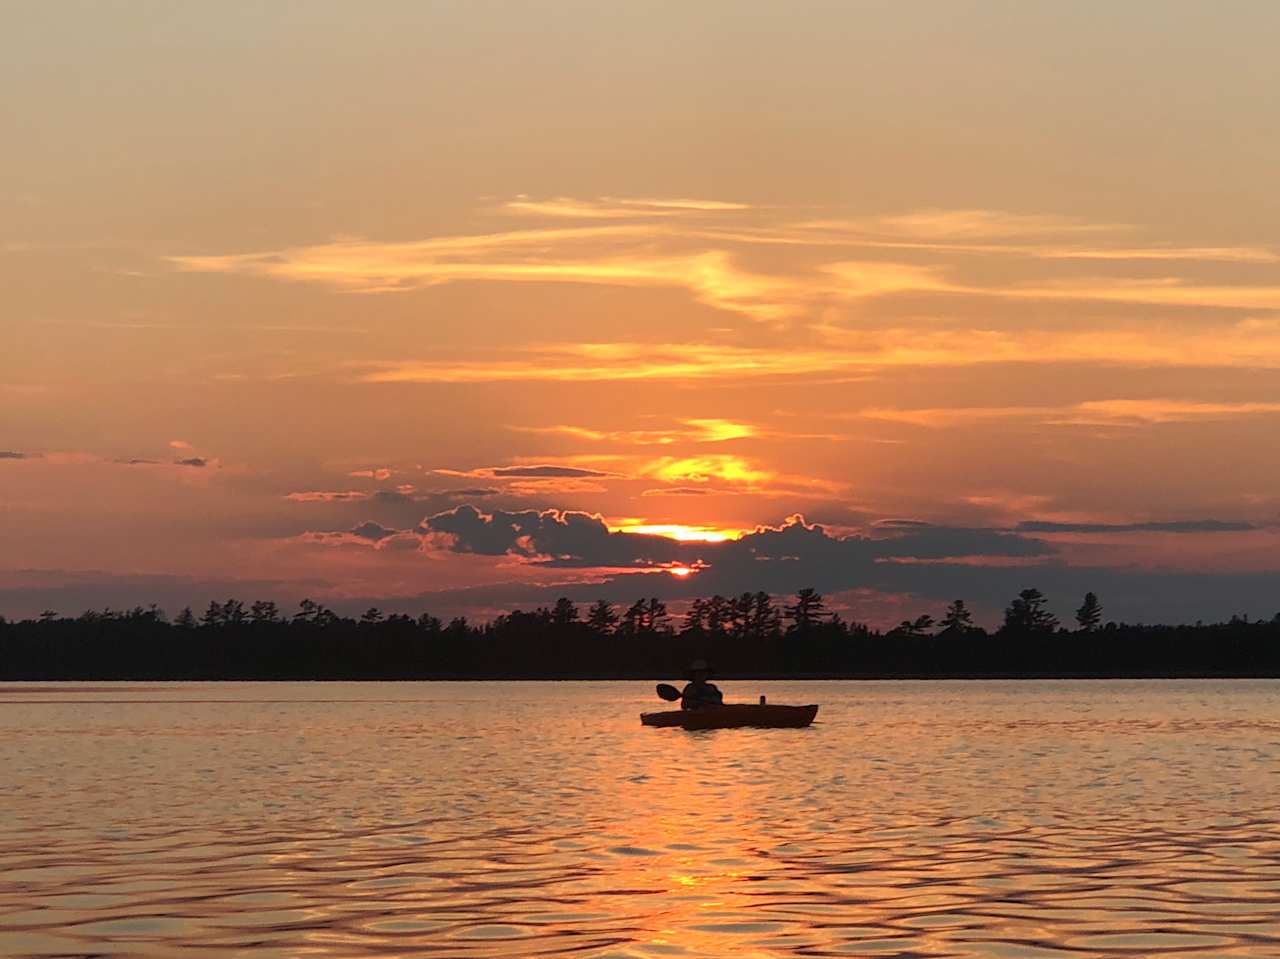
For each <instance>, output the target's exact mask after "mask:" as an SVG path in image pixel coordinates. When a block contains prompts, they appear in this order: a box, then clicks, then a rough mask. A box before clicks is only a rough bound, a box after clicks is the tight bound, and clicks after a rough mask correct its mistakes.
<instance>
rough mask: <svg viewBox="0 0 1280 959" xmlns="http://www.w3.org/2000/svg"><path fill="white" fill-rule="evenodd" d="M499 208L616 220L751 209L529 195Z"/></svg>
mask: <svg viewBox="0 0 1280 959" xmlns="http://www.w3.org/2000/svg"><path fill="white" fill-rule="evenodd" d="M500 209H501V210H502V211H503V212H505V213H514V214H520V215H525V216H540V217H550V218H564V219H573V220H595V219H606V220H613V219H632V218H636V217H653V216H671V215H673V214H690V213H692V214H698V213H730V212H734V213H736V212H740V211H744V210H749V209H751V207H750V206H749V205H747V204H745V203H731V202H726V201H724V200H696V199H688V198H685V199H676V198H666V199H659V198H644V197H609V196H606V197H600V198H599V199H595V200H583V199H578V198H575V197H565V196H562V197H552V198H549V199H541V200H539V199H534V198H532V197H528V196H518V197H516V198H515V199H512V200H508V201H507V202H506V203H504V204H502V206H501V207H500Z"/></svg>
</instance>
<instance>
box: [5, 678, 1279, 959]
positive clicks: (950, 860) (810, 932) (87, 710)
mask: <svg viewBox="0 0 1280 959" xmlns="http://www.w3.org/2000/svg"><path fill="white" fill-rule="evenodd" d="M750 685H751V688H750V689H749V690H748V689H744V690H743V695H744V696H745V695H750V696H754V695H755V694H756V693H757V692H758V691H760V690H761V689H762V690H763V691H765V692H767V693H768V695H769V697H770V699H773V700H775V701H783V702H785V701H795V702H809V701H814V702H821V703H822V704H823V711H822V713H821V717H822V722H821V723H820V724H817V725H815V726H813V727H812V728H810V729H805V730H776V731H760V730H733V731H723V732H719V733H717V732H703V733H696V734H687V733H683V732H682V731H679V730H653V729H646V728H642V727H640V726H639V724H638V722H637V719H636V713H638V712H639V711H640V709H641V708H645V707H647V706H648V703H647V702H645V701H644V699H643V698H642V697H643V694H644V692H645V691H644V690H643V689H636V688H635V687H634V686H632V685H628V684H456V685H455V684H382V685H377V684H368V685H366V684H333V685H325V686H317V685H316V684H294V685H273V684H245V685H239V684H208V685H203V684H191V685H163V684H160V685H155V686H147V687H130V688H128V689H123V688H117V687H110V686H102V685H99V686H97V687H78V686H75V685H74V684H72V685H64V686H47V685H43V684H31V685H29V686H21V687H16V686H15V687H7V688H3V689H0V704H2V705H3V706H4V708H3V709H0V768H3V769H4V770H5V771H6V772H5V775H4V776H3V777H0V799H2V800H3V802H4V809H5V812H6V816H5V817H4V819H3V820H0V863H3V867H4V868H3V869H2V870H0V954H3V955H5V956H40V957H55V956H90V955H92V956H112V957H131V956H138V957H143V956H147V957H151V956H155V957H160V956H165V957H169V956H210V957H212V956H218V957H222V956H241V955H243V956H248V955H250V954H251V955H252V956H254V957H255V959H262V957H265V959H272V957H277V956H279V957H296V956H302V955H310V956H318V957H328V956H333V957H339V956H342V957H350V956H383V957H385V956H431V957H435V956H438V957H449V959H469V957H499V956H502V957H506V956H580V957H584V959H658V957H664V956H672V957H699V956H715V957H719V956H725V955H729V954H733V955H739V954H741V955H746V956H753V957H774V956H779V957H780V956H846V957H847V956H883V957H926V956H927V957H930V959H1082V957H1117V956H1133V957H1163V956H1201V957H1215V959H1217V957H1243V956H1253V957H1265V956H1277V955H1280V816H1278V815H1277V813H1278V812H1280V808H1278V806H1280V802H1277V800H1276V798H1274V797H1276V796H1277V795H1280V789H1277V786H1278V785H1280V784H1278V783H1277V781H1276V779H1277V775H1280V763H1277V760H1280V684H1277V683H1266V682H1243V683H1229V682H1220V683H1219V682H1201V683H1168V682H1165V683H1096V682H1095V683H1088V682H1082V683H1065V682H1056V683H1019V684H1013V683H932V684H929V683H875V684H858V683H819V684H807V685H806V684H781V683H779V684H750ZM125 693H127V696H125V695H122V694H125ZM125 699H127V700H129V701H127V702H126V701H123V700H125ZM585 717H594V720H593V721H587V720H586V718H585Z"/></svg>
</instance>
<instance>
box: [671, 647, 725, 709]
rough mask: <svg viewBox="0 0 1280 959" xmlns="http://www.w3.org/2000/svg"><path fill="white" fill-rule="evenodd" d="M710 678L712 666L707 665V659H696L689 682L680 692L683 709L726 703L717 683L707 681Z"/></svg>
mask: <svg viewBox="0 0 1280 959" xmlns="http://www.w3.org/2000/svg"><path fill="white" fill-rule="evenodd" d="M710 678H711V667H710V666H708V665H707V661H706V660H705V659H698V660H694V662H693V664H692V665H691V666H690V667H689V682H688V684H687V685H686V686H685V687H684V691H683V692H682V693H681V694H680V708H681V709H706V708H707V707H708V706H723V705H724V696H723V695H722V694H721V692H720V690H719V689H717V688H716V685H715V683H709V682H707V680H708V679H710Z"/></svg>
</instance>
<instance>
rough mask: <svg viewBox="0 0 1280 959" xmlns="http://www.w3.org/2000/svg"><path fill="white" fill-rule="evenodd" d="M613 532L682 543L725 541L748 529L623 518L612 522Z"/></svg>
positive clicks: (610, 530)
mask: <svg viewBox="0 0 1280 959" xmlns="http://www.w3.org/2000/svg"><path fill="white" fill-rule="evenodd" d="M609 532H611V533H637V534H639V535H642V536H665V537H666V538H667V539H674V540H679V541H680V542H682V543H723V542H725V541H727V540H731V539H738V538H739V537H740V536H742V535H743V533H745V532H746V530H742V529H725V528H722V527H718V526H686V525H684V524H682V523H644V522H641V521H640V520H631V519H623V520H618V521H617V523H616V524H610V526H609Z"/></svg>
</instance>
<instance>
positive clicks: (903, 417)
mask: <svg viewBox="0 0 1280 959" xmlns="http://www.w3.org/2000/svg"><path fill="white" fill-rule="evenodd" d="M1276 413H1280V403H1272V402H1235V403H1230V402H1212V401H1202V400H1183V399H1163V398H1154V399H1106V400H1085V401H1083V402H1080V403H1070V404H1063V405H1058V406H957V407H926V408H916V409H912V408H895V407H868V408H867V409H863V410H859V411H858V412H857V413H855V414H852V415H853V416H855V417H858V418H862V419H871V420H885V421H888V422H894V423H907V424H910V425H912V426H922V427H929V428H943V427H952V426H958V425H963V424H973V423H982V422H990V421H995V420H1019V419H1028V420H1036V421H1039V422H1042V423H1049V424H1058V425H1072V426H1074V425H1092V424H1108V425H1114V424H1126V423H1127V424H1135V425H1136V424H1156V423H1186V422H1194V421H1198V420H1223V419H1231V418H1234V417H1240V416H1259V415H1269V414H1276Z"/></svg>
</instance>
